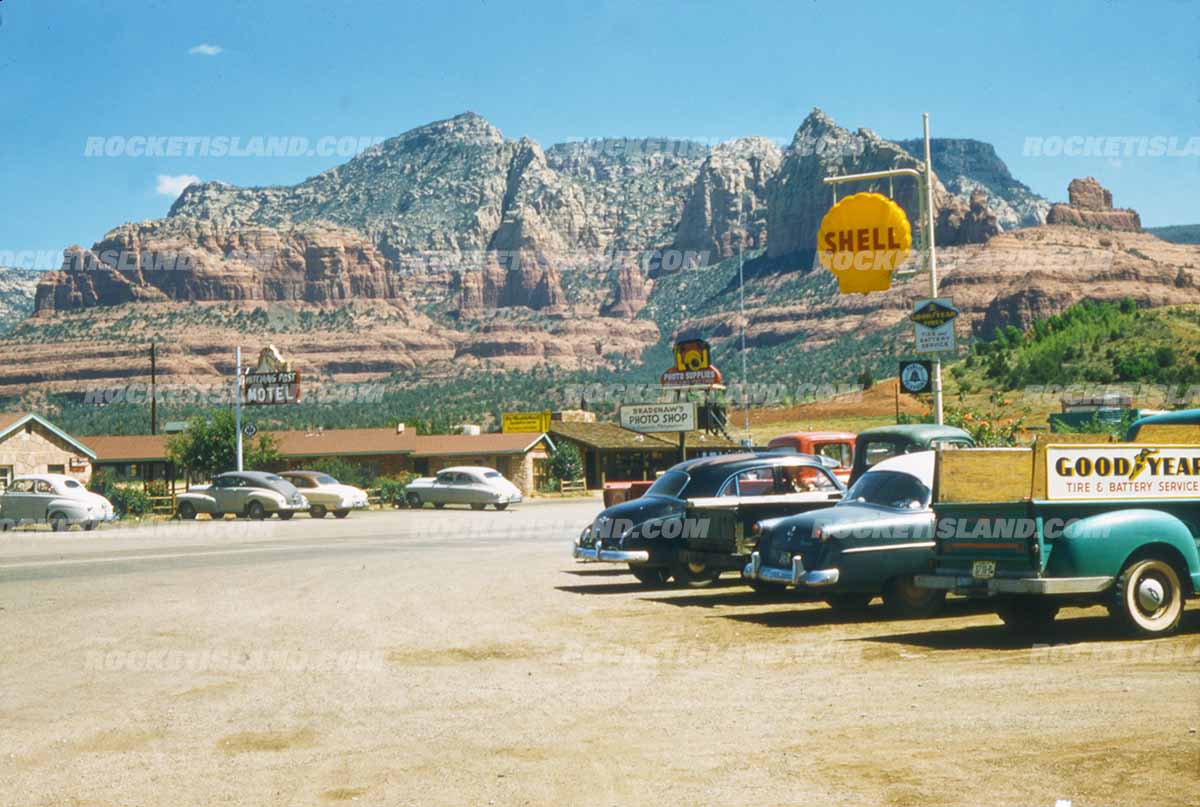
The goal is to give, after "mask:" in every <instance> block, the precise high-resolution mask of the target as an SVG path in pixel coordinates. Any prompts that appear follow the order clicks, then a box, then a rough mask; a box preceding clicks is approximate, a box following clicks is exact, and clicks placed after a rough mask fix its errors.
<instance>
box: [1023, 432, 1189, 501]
mask: <svg viewBox="0 0 1200 807" xmlns="http://www.w3.org/2000/svg"><path fill="white" fill-rule="evenodd" d="M1196 497H1200V446H1167V445H1145V444H1138V445H1120V444H1096V445H1071V446H1065V445H1064V446H1047V447H1046V498H1048V499H1063V500H1070V499H1194V498H1196Z"/></svg>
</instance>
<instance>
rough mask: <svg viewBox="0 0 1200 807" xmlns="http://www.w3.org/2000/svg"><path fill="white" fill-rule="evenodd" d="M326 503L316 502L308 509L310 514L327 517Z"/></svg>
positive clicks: (311, 515) (316, 516) (313, 516)
mask: <svg viewBox="0 0 1200 807" xmlns="http://www.w3.org/2000/svg"><path fill="white" fill-rule="evenodd" d="M325 512H326V511H325V505H323V504H314V505H313V506H312V507H310V508H309V510H308V515H309V516H310V517H312V518H325Z"/></svg>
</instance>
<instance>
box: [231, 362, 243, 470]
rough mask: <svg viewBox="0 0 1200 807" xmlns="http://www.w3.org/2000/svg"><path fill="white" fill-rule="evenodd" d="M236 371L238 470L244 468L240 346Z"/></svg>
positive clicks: (234, 395)
mask: <svg viewBox="0 0 1200 807" xmlns="http://www.w3.org/2000/svg"><path fill="white" fill-rule="evenodd" d="M234 361H235V363H236V365H237V366H236V369H235V370H234V374H233V401H234V403H233V412H234V415H233V418H234V421H235V422H236V424H237V426H236V428H237V469H238V471H242V470H244V469H243V468H242V346H241V345H238V346H237V349H236V351H235V352H234Z"/></svg>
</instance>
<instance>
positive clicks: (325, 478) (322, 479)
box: [313, 474, 339, 485]
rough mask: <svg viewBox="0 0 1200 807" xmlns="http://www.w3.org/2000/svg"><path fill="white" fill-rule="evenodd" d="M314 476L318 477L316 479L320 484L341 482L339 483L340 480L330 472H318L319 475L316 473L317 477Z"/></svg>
mask: <svg viewBox="0 0 1200 807" xmlns="http://www.w3.org/2000/svg"><path fill="white" fill-rule="evenodd" d="M313 478H314V479H316V480H317V484H320V485H336V484H339V483H338V481H337V480H336V479H334V478H333V477H332V476H330V475H329V474H317V475H316V476H315V477H313Z"/></svg>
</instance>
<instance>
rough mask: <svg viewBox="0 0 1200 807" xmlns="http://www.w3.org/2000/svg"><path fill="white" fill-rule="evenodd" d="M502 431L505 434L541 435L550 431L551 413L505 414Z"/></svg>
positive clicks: (501, 421) (501, 419)
mask: <svg viewBox="0 0 1200 807" xmlns="http://www.w3.org/2000/svg"><path fill="white" fill-rule="evenodd" d="M500 431H502V432H504V433H505V434H512V433H514V432H518V433H519V432H528V433H531V434H539V433H541V432H547V431H550V413H549V412H505V413H504V414H503V415H501V417H500Z"/></svg>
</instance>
